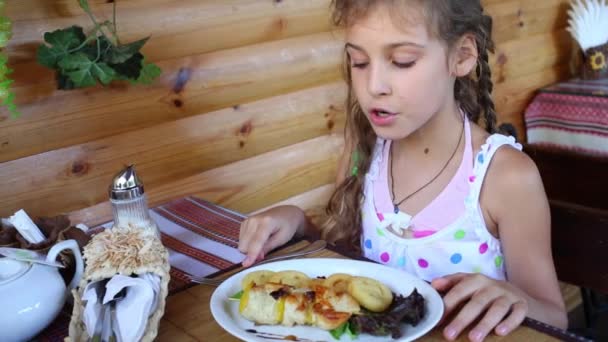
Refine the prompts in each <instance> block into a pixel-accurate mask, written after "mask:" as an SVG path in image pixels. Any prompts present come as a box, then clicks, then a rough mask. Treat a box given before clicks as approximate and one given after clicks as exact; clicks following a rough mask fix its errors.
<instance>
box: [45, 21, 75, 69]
mask: <svg viewBox="0 0 608 342" xmlns="http://www.w3.org/2000/svg"><path fill="white" fill-rule="evenodd" d="M85 39H86V36H85V35H84V31H83V30H82V27H80V26H72V27H69V28H66V29H59V30H55V31H53V32H46V33H45V34H44V41H45V42H47V43H48V44H50V46H47V45H44V44H41V45H40V46H39V47H38V55H37V59H38V63H40V64H42V65H44V66H46V67H49V68H55V67H56V66H57V63H58V62H59V60H60V59H61V58H63V57H64V56H66V55H67V54H69V53H70V50H72V49H75V48H77V47H78V46H80V45H81V44H82V43H83V42H84V41H85Z"/></svg>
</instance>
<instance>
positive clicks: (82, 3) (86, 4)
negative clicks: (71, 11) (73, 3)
mask: <svg viewBox="0 0 608 342" xmlns="http://www.w3.org/2000/svg"><path fill="white" fill-rule="evenodd" d="M78 4H79V5H80V7H81V8H82V9H83V10H85V11H86V12H89V11H91V8H90V7H89V2H88V1H87V0H78Z"/></svg>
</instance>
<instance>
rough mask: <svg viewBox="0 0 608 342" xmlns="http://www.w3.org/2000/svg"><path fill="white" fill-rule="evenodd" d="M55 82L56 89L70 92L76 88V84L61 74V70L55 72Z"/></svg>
mask: <svg viewBox="0 0 608 342" xmlns="http://www.w3.org/2000/svg"><path fill="white" fill-rule="evenodd" d="M55 81H57V89H61V90H72V89H74V88H76V84H74V82H72V80H71V79H70V77H69V76H68V75H66V74H64V73H62V72H61V70H56V71H55Z"/></svg>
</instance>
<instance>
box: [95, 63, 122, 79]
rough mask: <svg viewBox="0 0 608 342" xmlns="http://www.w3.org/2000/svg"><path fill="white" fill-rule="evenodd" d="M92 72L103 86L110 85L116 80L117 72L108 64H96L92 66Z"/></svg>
mask: <svg viewBox="0 0 608 342" xmlns="http://www.w3.org/2000/svg"><path fill="white" fill-rule="evenodd" d="M91 72H92V73H93V76H95V77H96V78H97V79H98V80H99V82H101V84H103V85H108V84H110V82H112V80H113V79H114V76H115V75H116V72H115V71H114V69H112V68H110V67H109V66H108V65H107V64H106V63H103V62H102V63H95V64H93V65H92V66H91Z"/></svg>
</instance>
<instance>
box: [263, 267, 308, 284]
mask: <svg viewBox="0 0 608 342" xmlns="http://www.w3.org/2000/svg"><path fill="white" fill-rule="evenodd" d="M268 282H269V283H276V284H283V285H289V286H294V287H305V286H307V285H308V282H310V278H308V276H307V275H306V274H304V273H302V272H298V271H281V272H276V273H275V274H273V275H272V276H270V278H268Z"/></svg>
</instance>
